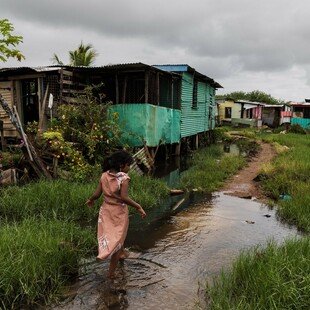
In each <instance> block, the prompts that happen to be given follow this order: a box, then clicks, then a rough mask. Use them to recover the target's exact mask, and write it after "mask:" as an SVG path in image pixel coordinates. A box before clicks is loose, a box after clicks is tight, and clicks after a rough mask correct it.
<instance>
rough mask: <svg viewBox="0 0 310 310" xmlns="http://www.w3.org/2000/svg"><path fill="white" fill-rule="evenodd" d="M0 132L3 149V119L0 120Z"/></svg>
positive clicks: (3, 147)
mask: <svg viewBox="0 0 310 310" xmlns="http://www.w3.org/2000/svg"><path fill="white" fill-rule="evenodd" d="M0 133H1V148H2V151H4V149H5V140H4V129H3V121H2V120H0Z"/></svg>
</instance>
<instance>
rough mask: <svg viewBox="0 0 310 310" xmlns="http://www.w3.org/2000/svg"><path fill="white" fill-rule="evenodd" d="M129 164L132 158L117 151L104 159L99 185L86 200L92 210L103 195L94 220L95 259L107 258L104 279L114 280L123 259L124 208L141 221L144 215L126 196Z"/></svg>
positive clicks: (125, 224)
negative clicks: (95, 238) (96, 229)
mask: <svg viewBox="0 0 310 310" xmlns="http://www.w3.org/2000/svg"><path fill="white" fill-rule="evenodd" d="M132 163H133V158H132V156H131V155H130V154H129V153H127V152H125V151H118V152H115V153H114V154H112V155H111V156H110V157H108V158H106V159H105V161H104V164H103V166H104V167H103V171H104V172H103V174H102V176H101V178H100V181H99V184H98V186H97V188H96V190H95V192H94V193H93V194H92V196H91V197H90V198H89V199H88V200H87V201H86V204H87V206H88V207H92V206H93V205H94V202H95V200H96V199H98V198H99V197H100V196H101V194H102V193H103V196H104V201H103V204H102V206H101V207H100V211H99V217H98V231H97V238H98V256H97V259H100V260H103V259H107V258H110V267H109V273H108V277H109V278H110V279H112V278H115V269H116V267H117V263H118V261H119V259H122V258H126V256H127V254H126V252H125V251H124V241H125V238H126V235H127V230H128V224H129V219H128V207H127V205H129V206H132V207H134V208H135V209H136V210H137V211H138V212H139V213H140V215H141V217H142V218H144V217H145V216H146V213H145V211H144V210H143V208H142V207H141V206H140V205H139V204H138V203H137V202H135V201H134V200H132V199H131V198H130V197H129V196H128V187H129V181H130V177H129V176H128V174H127V173H128V171H129V169H130V165H131V164H132Z"/></svg>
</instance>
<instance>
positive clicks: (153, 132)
mask: <svg viewBox="0 0 310 310" xmlns="http://www.w3.org/2000/svg"><path fill="white" fill-rule="evenodd" d="M111 111H112V112H117V113H118V115H119V122H120V125H121V126H122V127H123V128H124V132H123V142H124V143H128V144H129V145H130V146H142V145H143V143H144V141H145V142H146V145H147V146H157V145H158V144H160V143H167V144H170V143H178V142H179V141H180V123H181V111H180V110H176V109H169V108H165V107H161V106H154V105H151V104H147V103H143V104H141V103H140V104H134V103H133V104H128V103H127V104H117V105H113V106H112V107H111Z"/></svg>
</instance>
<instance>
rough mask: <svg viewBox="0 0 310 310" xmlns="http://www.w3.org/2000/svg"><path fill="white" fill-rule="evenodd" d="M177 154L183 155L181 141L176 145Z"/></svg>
mask: <svg viewBox="0 0 310 310" xmlns="http://www.w3.org/2000/svg"><path fill="white" fill-rule="evenodd" d="M175 155H176V156H180V155H181V141H180V142H179V143H177V145H176V146H175Z"/></svg>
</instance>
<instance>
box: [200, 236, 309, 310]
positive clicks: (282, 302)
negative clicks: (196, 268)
mask: <svg viewBox="0 0 310 310" xmlns="http://www.w3.org/2000/svg"><path fill="white" fill-rule="evenodd" d="M214 281H215V282H214V285H213V286H212V287H211V286H209V288H208V289H207V292H206V298H207V300H208V301H209V303H210V305H209V306H210V309H219V310H222V309H240V310H241V309H242V310H247V309H248V310H253V309H260V310H263V309H266V310H271V309H292V310H293V309H296V310H297V309H299V310H302V309H305V310H306V309H309V308H310V238H309V237H307V238H303V239H300V240H287V241H286V242H285V243H284V244H283V245H282V246H280V247H279V246H277V245H276V244H274V243H273V242H270V243H269V244H268V246H267V247H265V248H264V249H262V248H260V247H256V248H254V249H252V250H251V251H249V252H244V253H242V254H241V255H240V257H239V258H238V259H237V260H236V261H235V263H234V264H233V267H232V270H231V271H230V272H228V273H223V274H222V275H221V277H219V278H218V279H216V280H214Z"/></svg>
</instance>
